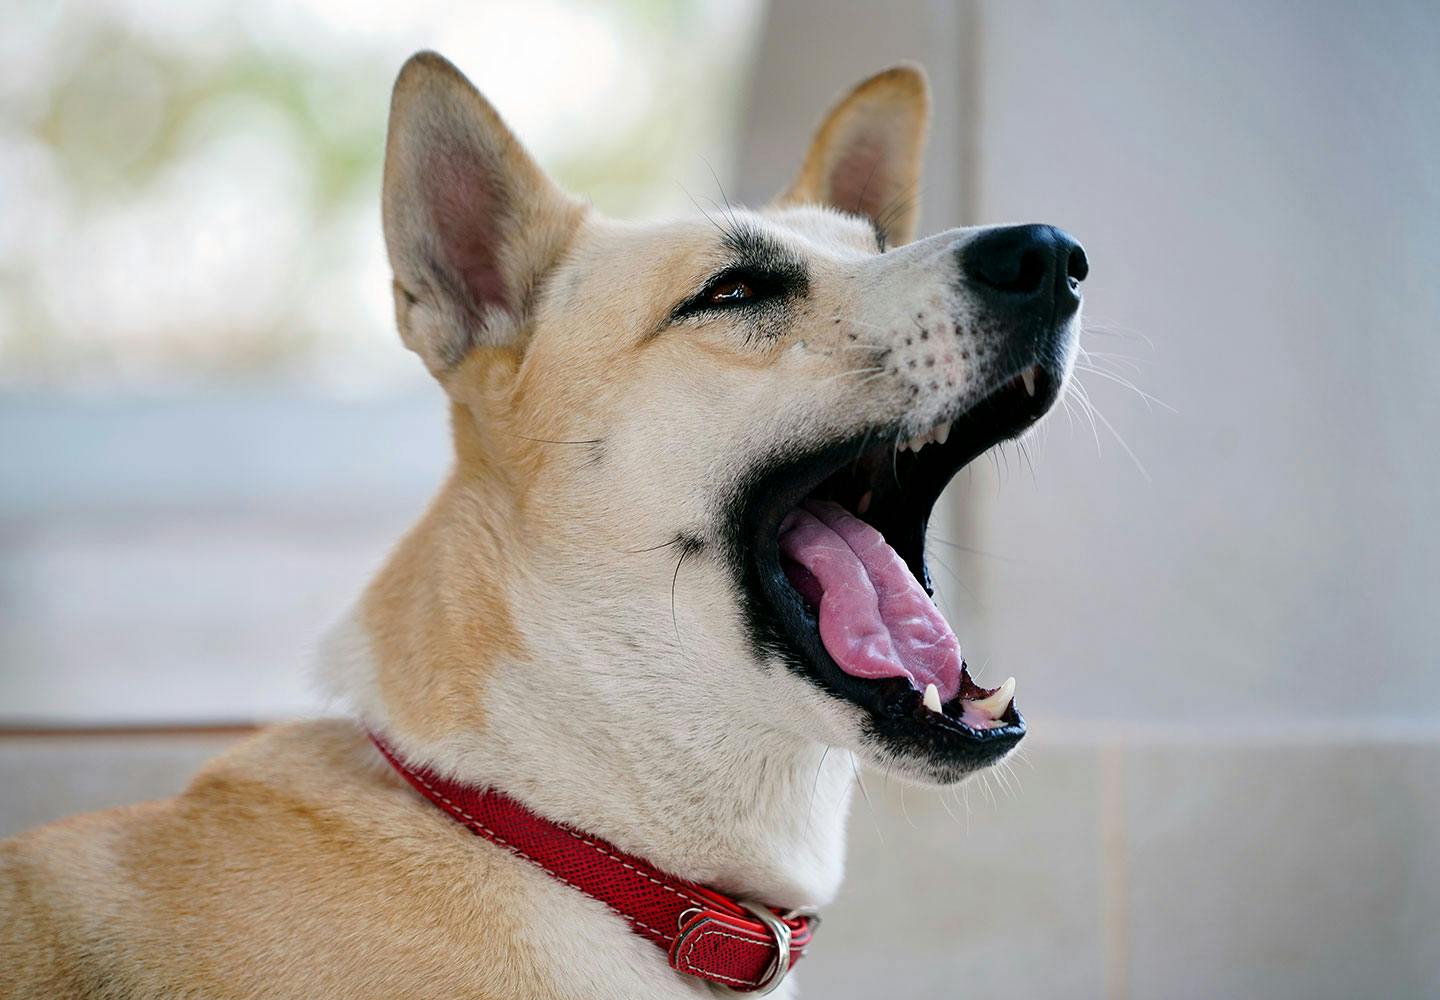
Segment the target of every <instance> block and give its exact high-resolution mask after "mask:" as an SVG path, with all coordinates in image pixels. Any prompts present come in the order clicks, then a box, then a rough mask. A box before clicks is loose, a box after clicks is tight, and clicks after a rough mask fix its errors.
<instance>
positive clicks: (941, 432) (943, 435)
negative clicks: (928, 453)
mask: <svg viewBox="0 0 1440 1000" xmlns="http://www.w3.org/2000/svg"><path fill="white" fill-rule="evenodd" d="M932 433H933V434H934V436H935V443H936V444H944V443H945V442H946V441H948V440H950V421H948V420H947V421H945V422H944V423H943V424H941V425H940V426H939V427H937V428H935V430H934V431H933V432H932Z"/></svg>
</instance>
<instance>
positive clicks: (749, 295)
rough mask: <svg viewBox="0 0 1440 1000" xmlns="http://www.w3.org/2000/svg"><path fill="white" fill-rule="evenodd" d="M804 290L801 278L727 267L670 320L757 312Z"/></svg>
mask: <svg viewBox="0 0 1440 1000" xmlns="http://www.w3.org/2000/svg"><path fill="white" fill-rule="evenodd" d="M804 288H805V275H804V274H803V273H800V274H798V275H797V274H795V273H792V272H790V271H775V270H769V269H766V268H760V267H749V266H739V267H731V268H727V269H726V270H724V271H722V272H721V273H719V274H717V275H715V276H714V277H713V278H711V279H710V281H709V283H708V284H706V285H705V287H704V288H702V289H700V291H698V292H696V293H695V295H694V297H693V298H691V299H689V300H688V301H686V302H682V303H680V305H678V306H676V307H675V310H674V312H672V313H671V319H672V320H680V319H684V318H686V317H688V316H694V315H697V314H704V313H718V312H724V311H726V310H729V309H735V310H745V309H752V308H754V309H759V308H761V307H764V306H767V305H769V304H772V303H775V302H778V301H781V300H784V299H786V298H789V297H791V296H793V295H795V294H797V293H798V292H803V291H804Z"/></svg>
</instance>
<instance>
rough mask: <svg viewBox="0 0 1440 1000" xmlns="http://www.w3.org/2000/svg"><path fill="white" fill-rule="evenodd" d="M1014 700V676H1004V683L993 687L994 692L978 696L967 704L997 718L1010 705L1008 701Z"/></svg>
mask: <svg viewBox="0 0 1440 1000" xmlns="http://www.w3.org/2000/svg"><path fill="white" fill-rule="evenodd" d="M1014 700H1015V678H1013V677H1007V678H1005V683H1004V684H1001V685H1000V686H999V687H998V688H996V689H995V693H994V694H992V695H990V696H989V697H988V698H980V699H978V700H976V701H972V702H969V704H970V705H971V706H973V707H975V708H978V709H979V710H980V711H982V712H984V713H985V714H986V715H988V716H990V718H992V719H998V718H1000V716H1002V715H1004V714H1005V710H1006V709H1007V708H1009V707H1010V702H1012V701H1014Z"/></svg>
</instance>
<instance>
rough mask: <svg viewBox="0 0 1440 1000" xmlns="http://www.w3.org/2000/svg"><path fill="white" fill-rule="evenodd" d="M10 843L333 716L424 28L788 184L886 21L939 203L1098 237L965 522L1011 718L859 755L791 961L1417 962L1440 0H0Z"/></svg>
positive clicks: (595, 183) (619, 118) (440, 453)
mask: <svg viewBox="0 0 1440 1000" xmlns="http://www.w3.org/2000/svg"><path fill="white" fill-rule="evenodd" d="M0 14H3V23H4V24H5V30H4V31H3V32H0V835H5V834H9V833H12V832H15V831H17V830H19V829H21V828H23V827H26V826H29V825H32V824H34V823H38V822H41V821H44V820H48V819H52V818H55V817H57V816H60V815H63V814H66V813H69V812H73V811H76V810H79V809H87V808H95V807H99V806H103V805H109V804H114V803H119V802H125V801H132V800H134V799H137V798H142V797H153V796H157V795H161V794H168V793H170V792H172V791H174V790H176V789H178V788H179V787H180V786H181V785H182V784H183V783H184V781H185V779H186V776H187V775H188V774H189V773H190V772H191V771H193V769H194V768H195V767H196V766H197V765H198V764H199V762H200V761H201V760H203V759H204V758H205V757H206V756H208V755H209V754H211V753H213V752H215V751H216V750H217V749H219V748H222V747H223V746H225V745H226V744H227V743H228V742H230V741H232V740H234V739H237V738H240V737H241V736H242V735H243V734H244V733H245V732H247V731H248V729H249V727H250V726H252V725H254V724H255V723H257V722H263V721H265V720H269V719H275V718H282V717H289V716H295V715H301V714H306V713H310V712H314V711H318V710H321V709H322V708H323V706H322V705H321V703H320V702H319V701H318V699H317V698H316V696H315V695H314V693H313V692H312V689H311V688H310V686H309V683H308V679H307V670H306V665H307V660H308V654H309V650H310V649H311V648H312V647H313V644H314V642H315V639H316V638H317V636H318V634H319V632H320V631H321V629H322V628H323V627H324V625H325V624H326V623H327V622H328V621H329V620H331V619H332V618H334V617H335V616H336V615H337V614H338V613H339V612H340V611H341V610H342V609H343V607H344V606H345V604H346V603H347V602H348V601H349V600H350V599H351V598H352V597H353V596H354V595H355V593H356V592H357V590H358V588H359V587H360V585H361V584H362V582H363V580H364V579H365V578H366V577H367V575H368V574H369V573H370V572H371V571H372V570H373V569H374V568H375V566H376V565H377V564H378V562H379V561H380V559H381V558H382V557H383V555H384V553H385V551H386V549H387V547H388V545H389V544H390V543H391V541H393V539H394V538H395V537H396V536H397V535H398V534H399V533H400V531H401V530H403V528H404V527H405V526H406V525H407V524H408V523H409V522H410V521H411V520H412V519H413V518H414V517H415V516H416V515H417V514H418V512H419V511H420V509H421V508H422V506H423V504H424V503H425V501H426V500H427V498H428V496H429V495H430V493H431V492H432V491H433V489H434V488H435V486H436V485H437V483H438V482H439V480H440V478H441V476H442V475H443V472H444V469H445V466H446V463H447V455H448V442H447V438H446V431H445V421H444V414H445V409H444V405H443V403H442V402H441V397H440V394H439V392H438V391H437V390H435V389H433V388H432V386H431V384H430V383H429V381H428V378H427V377H426V376H425V375H424V373H423V370H422V369H421V366H420V364H419V362H418V361H417V360H416V359H415V358H414V357H413V356H412V355H410V354H409V353H407V352H405V351H404V350H403V349H401V347H400V345H399V343H398V338H397V337H396V335H395V333H394V331H393V328H392V321H391V313H390V301H389V293H388V289H387V282H388V271H387V268H386V265H385V261H384V251H383V245H382V242H381V237H380V227H379V169H380V157H381V152H382V143H383V137H384V128H385V113H386V102H387V97H388V91H389V87H390V83H391V81H392V80H393V77H394V74H395V72H396V70H397V69H398V68H399V65H400V63H401V62H402V61H403V59H404V58H405V56H407V55H408V54H409V53H410V52H411V51H413V50H415V49H416V48H420V47H427V46H428V47H433V48H437V49H440V50H441V51H443V52H444V53H446V54H447V55H448V56H450V57H451V58H452V59H454V60H455V61H456V62H457V63H458V64H459V65H460V67H461V68H462V69H463V70H465V71H466V72H467V73H468V74H469V75H470V76H471V77H472V79H474V80H475V82H476V83H477V84H478V85H479V86H480V87H481V89H482V90H484V91H485V92H486V93H487V95H489V96H490V97H491V99H492V100H493V101H494V102H495V104H496V105H497V106H498V107H499V108H500V110H501V111H502V113H503V114H505V115H506V117H507V118H508V119H509V121H510V122H511V124H512V125H513V126H514V127H515V129H516V131H517V132H518V133H519V134H520V135H521V136H522V138H523V139H524V140H525V141H526V142H527V144H529V146H530V147H531V149H532V150H533V151H534V152H535V153H536V155H537V158H538V159H539V160H540V161H541V162H542V163H543V164H545V165H546V167H547V168H548V169H550V170H551V171H552V173H553V174H554V175H555V176H557V177H558V178H559V179H560V180H561V182H562V183H564V184H565V185H566V186H567V187H569V188H570V189H571V190H573V191H575V192H577V193H579V194H581V195H583V196H585V197H588V198H590V199H591V200H592V201H593V202H594V203H595V204H596V206H597V207H599V208H600V209H602V210H604V211H607V212H611V213H615V214H622V215H631V216H646V215H653V214H659V213H666V212H674V211H686V210H689V209H690V208H691V205H692V199H695V200H699V201H701V203H704V202H705V200H706V199H711V198H719V197H720V192H721V190H722V189H723V191H724V192H725V193H726V194H727V195H728V196H729V197H730V198H731V199H732V200H741V201H748V202H750V203H759V202H762V201H764V200H766V199H767V198H768V196H769V195H770V194H771V193H773V192H774V191H775V190H776V189H777V188H778V187H779V186H780V185H781V184H782V183H783V181H784V180H785V179H786V178H787V177H788V175H789V174H790V172H791V171H792V170H793V168H794V167H795V165H796V164H797V163H798V162H799V158H800V156H801V154H802V153H803V151H804V148H805V144H806V142H807V140H808V136H809V133H810V130H811V129H812V128H813V126H814V124H815V123H816V120H817V118H818V116H819V114H820V112H821V110H822V109H823V108H824V107H825V106H826V105H827V104H828V103H829V102H830V101H831V100H832V99H833V98H834V97H835V96H836V95H837V94H838V93H839V92H840V91H841V90H842V89H844V88H845V87H847V86H848V85H850V84H851V83H853V82H854V81H855V80H857V79H859V78H860V77H861V76H863V75H866V74H868V73H870V72H872V71H874V70H876V69H879V68H881V67H883V66H885V65H887V64H889V63H892V62H894V61H896V60H899V59H914V60H918V61H920V62H922V63H924V64H925V65H926V67H927V69H928V70H929V72H930V75H931V81H932V85H933V87H934V90H935V112H936V119H935V122H934V132H933V136H932V142H931V147H930V151H929V162H928V168H927V182H926V188H925V191H924V199H925V200H924V205H925V216H924V218H925V228H926V229H927V230H936V229H940V228H945V227H948V226H952V225H957V224H971V223H997V222H1025V221H1046V222H1053V223H1055V224H1058V225H1060V226H1063V227H1064V228H1066V229H1068V230H1070V231H1071V232H1073V233H1075V234H1076V235H1077V236H1078V237H1079V238H1080V239H1081V240H1082V241H1083V242H1084V243H1085V245H1086V248H1087V251H1088V253H1089V256H1090V260H1091V263H1092V274H1091V278H1090V279H1089V280H1088V281H1087V283H1086V289H1085V291H1086V306H1085V316H1086V323H1087V331H1086V333H1085V334H1084V336H1083V338H1082V344H1083V345H1084V346H1085V348H1086V349H1087V351H1088V352H1089V355H1088V358H1087V359H1086V361H1085V363H1084V368H1085V370H1082V371H1081V373H1080V375H1079V381H1080V384H1081V386H1083V391H1084V392H1085V393H1086V394H1087V399H1086V403H1088V405H1084V404H1082V401H1081V400H1080V399H1078V398H1077V399H1076V400H1074V401H1072V406H1071V407H1070V410H1069V412H1057V413H1056V414H1054V415H1053V416H1051V417H1050V418H1049V420H1048V421H1047V423H1046V425H1045V426H1044V427H1042V431H1041V433H1040V434H1039V435H1038V437H1036V438H1034V439H1032V441H1031V442H1030V443H1029V445H1028V446H1027V449H1026V451H1024V452H1022V451H1021V450H1019V449H1017V448H1013V447H1012V448H1009V449H1006V450H1005V451H1003V452H1001V453H999V454H997V455H995V456H994V457H993V459H992V460H982V461H980V462H978V463H976V465H975V466H974V467H973V469H972V471H971V472H969V473H966V474H964V475H962V476H961V477H960V478H959V479H958V480H957V481H956V483H955V485H954V486H953V487H952V489H951V490H950V492H949V493H948V495H947V509H946V511H945V513H944V515H943V518H942V522H941V524H940V526H939V528H938V529H937V530H936V532H935V535H936V541H935V545H934V551H933V553H932V558H934V559H935V560H936V562H937V563H938V564H940V568H939V570H938V573H937V576H938V578H939V583H940V585H941V588H942V590H941V595H942V599H943V600H944V603H945V604H946V605H947V608H948V611H949V613H950V617H951V619H952V621H954V622H955V624H956V630H957V632H958V633H959V634H960V636H961V638H962V639H963V640H964V642H965V643H966V648H967V654H968V658H969V659H970V662H971V664H972V665H973V666H975V667H978V668H980V676H981V678H982V679H988V680H991V681H992V682H994V681H997V680H999V679H1003V678H1004V677H1005V676H1007V675H1009V674H1014V675H1016V676H1017V677H1018V678H1019V681H1020V695H1019V698H1020V701H1021V703H1022V705H1023V707H1024V710H1025V712H1026V714H1027V717H1028V718H1029V720H1030V722H1031V733H1032V735H1031V736H1030V738H1029V739H1028V740H1027V750H1026V753H1025V755H1024V757H1023V759H1021V760H1019V761H1018V762H1016V763H1015V765H1014V768H1013V770H1011V771H1010V772H1009V773H1006V774H1004V775H999V774H997V775H993V776H991V777H990V778H989V779H988V784H974V785H971V786H968V787H967V789H966V790H965V791H964V792H963V793H960V792H951V793H947V794H945V795H943V796H941V795H939V794H937V793H936V792H934V791H928V790H922V789H917V788H909V789H905V788H902V787H900V786H899V785H897V784H896V783H894V782H887V781H885V780H884V779H883V778H882V777H881V776H879V775H874V776H871V777H869V778H868V779H867V792H868V800H869V801H868V803H867V801H866V800H865V799H857V802H856V808H855V813H854V817H853V822H852V841H853V850H852V858H851V876H850V878H849V881H848V882H847V884H846V887H845V890H844V894H843V896H842V898H841V900H840V901H839V902H838V903H837V904H836V905H835V906H834V907H832V908H831V909H830V911H829V912H827V914H826V926H825V933H824V935H823V937H822V939H821V940H820V942H819V944H818V945H817V948H816V950H815V951H814V953H813V956H812V957H811V958H810V960H809V961H807V963H806V965H805V967H804V968H803V970H802V976H801V986H802V990H803V992H804V993H805V995H808V996H828V997H839V998H850V997H856V998H858V997H867V996H871V995H875V994H878V993H883V994H884V995H886V996H889V997H893V998H908V997H933V996H957V997H964V996H970V995H980V994H982V993H984V992H987V991H991V990H996V989H1000V988H1005V989H1008V990H1011V991H1015V992H1017V993H1020V994H1030V995H1036V996H1045V997H1106V998H1115V1000H1118V998H1131V997H1133V998H1146V997H1164V998H1181V997H1196V998H1201V997H1205V998H1210V997H1266V998H1270V997H1297V998H1299V997H1304V998H1317V997H1335V998H1352V997H1356V996H1377V997H1434V996H1440V947H1435V946H1434V942H1433V938H1434V933H1433V930H1432V928H1433V927H1434V926H1435V925H1436V924H1437V923H1440V861H1437V859H1436V852H1435V847H1434V845H1435V844H1437V843H1440V783H1437V782H1436V780H1435V779H1434V775H1435V774H1436V773H1437V772H1440V669H1436V668H1437V667H1440V611H1437V605H1440V569H1437V567H1440V528H1437V526H1436V523H1435V522H1436V519H1437V515H1440V461H1437V459H1440V448H1437V445H1436V441H1437V439H1440V394H1437V391H1436V388H1435V382H1436V380H1437V378H1440V128H1437V121H1440V59H1436V57H1435V53H1436V52H1437V51H1440V8H1437V7H1436V6H1435V5H1434V4H1433V3H1430V2H1422V0H1417V2H1404V0H1385V2H1378V3H1361V2H1358V0H1356V2H1352V3H1342V2H1337V0H1312V2H1301V0H1292V2H1282V0H1270V2H1262V3H1245V2H1239V0H1223V2H1215V3H1209V4H1204V5H1197V4H1187V3H1182V2H1178V0H1159V2H1143V3H1141V2H1131V3H1120V2H1111V0H1097V2H1095V3H1089V4H1084V5H1079V4H1066V3H1060V2H1053V3H1051V2H1043V0H1003V2H1002V0H955V2H950V3H942V2H930V3H919V2H909V3H887V4H884V5H878V4H866V3H857V2H853V0H776V2H773V3H766V2H764V0H742V2H736V0H682V2H661V0H627V2H614V3H607V4H599V3H580V2H576V0H527V2H525V3H493V2H476V3H471V4H468V5H454V4H448V3H439V2H433V3H430V2H415V3H409V4H386V5H376V6H374V7H373V8H372V7H370V6H367V5H364V4H353V3H338V2H335V0H300V2H287V3H281V2H279V0H257V2H252V3H248V4H229V3H220V2H218V0H189V2H187V3H184V4H167V3H157V2H154V0H91V2H88V3H67V2H59V0H39V2H28V0H0Z"/></svg>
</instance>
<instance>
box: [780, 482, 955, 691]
mask: <svg viewBox="0 0 1440 1000" xmlns="http://www.w3.org/2000/svg"><path fill="white" fill-rule="evenodd" d="M780 552H781V554H782V555H784V556H785V557H786V560H785V572H786V575H787V576H789V577H790V580H791V582H792V583H794V584H795V587H796V589H798V590H799V591H800V592H801V593H802V594H804V595H805V597H806V598H807V599H808V600H809V601H810V602H811V603H812V604H815V605H818V606H819V608H820V640H821V641H822V642H823V643H824V644H825V649H826V651H827V652H829V654H830V656H831V658H832V659H834V661H835V663H836V664H837V665H838V666H839V667H840V669H841V670H843V671H845V672H846V673H847V674H850V675H851V676H852V677H865V678H869V679H876V678H881V677H908V678H909V679H910V683H912V684H913V685H915V688H916V690H919V691H923V690H925V685H927V684H934V685H935V687H936V688H937V689H938V690H939V692H940V700H941V701H942V702H943V701H949V700H950V699H951V698H953V697H955V695H956V694H957V693H959V691H960V641H959V640H958V639H956V638H955V633H954V632H952V631H951V630H950V625H949V624H948V623H947V622H946V621H945V619H944V617H943V616H942V615H941V614H940V612H939V610H938V609H937V608H936V607H935V604H934V602H933V601H931V600H930V597H929V595H927V594H926V593H925V590H924V588H922V587H921V586H920V584H919V583H918V582H917V581H916V579H915V577H914V576H912V575H911V573H910V570H909V568H908V567H907V566H906V565H905V561H904V560H903V559H901V558H900V556H899V554H898V553H896V551H895V550H894V549H892V548H891V547H890V546H889V545H888V544H887V543H886V541H885V536H884V535H882V534H880V532H878V531H876V530H875V529H874V528H872V527H870V525H868V524H866V523H865V522H864V521H862V520H860V519H859V518H858V517H855V516H854V515H853V514H851V513H850V512H849V511H847V510H846V509H845V508H844V507H841V506H840V505H839V504H837V503H830V502H828V501H827V502H810V503H807V504H806V505H805V507H804V508H799V507H797V508H796V509H795V510H792V511H791V512H790V513H789V514H787V515H786V516H785V520H784V522H782V523H781V525H780Z"/></svg>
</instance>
